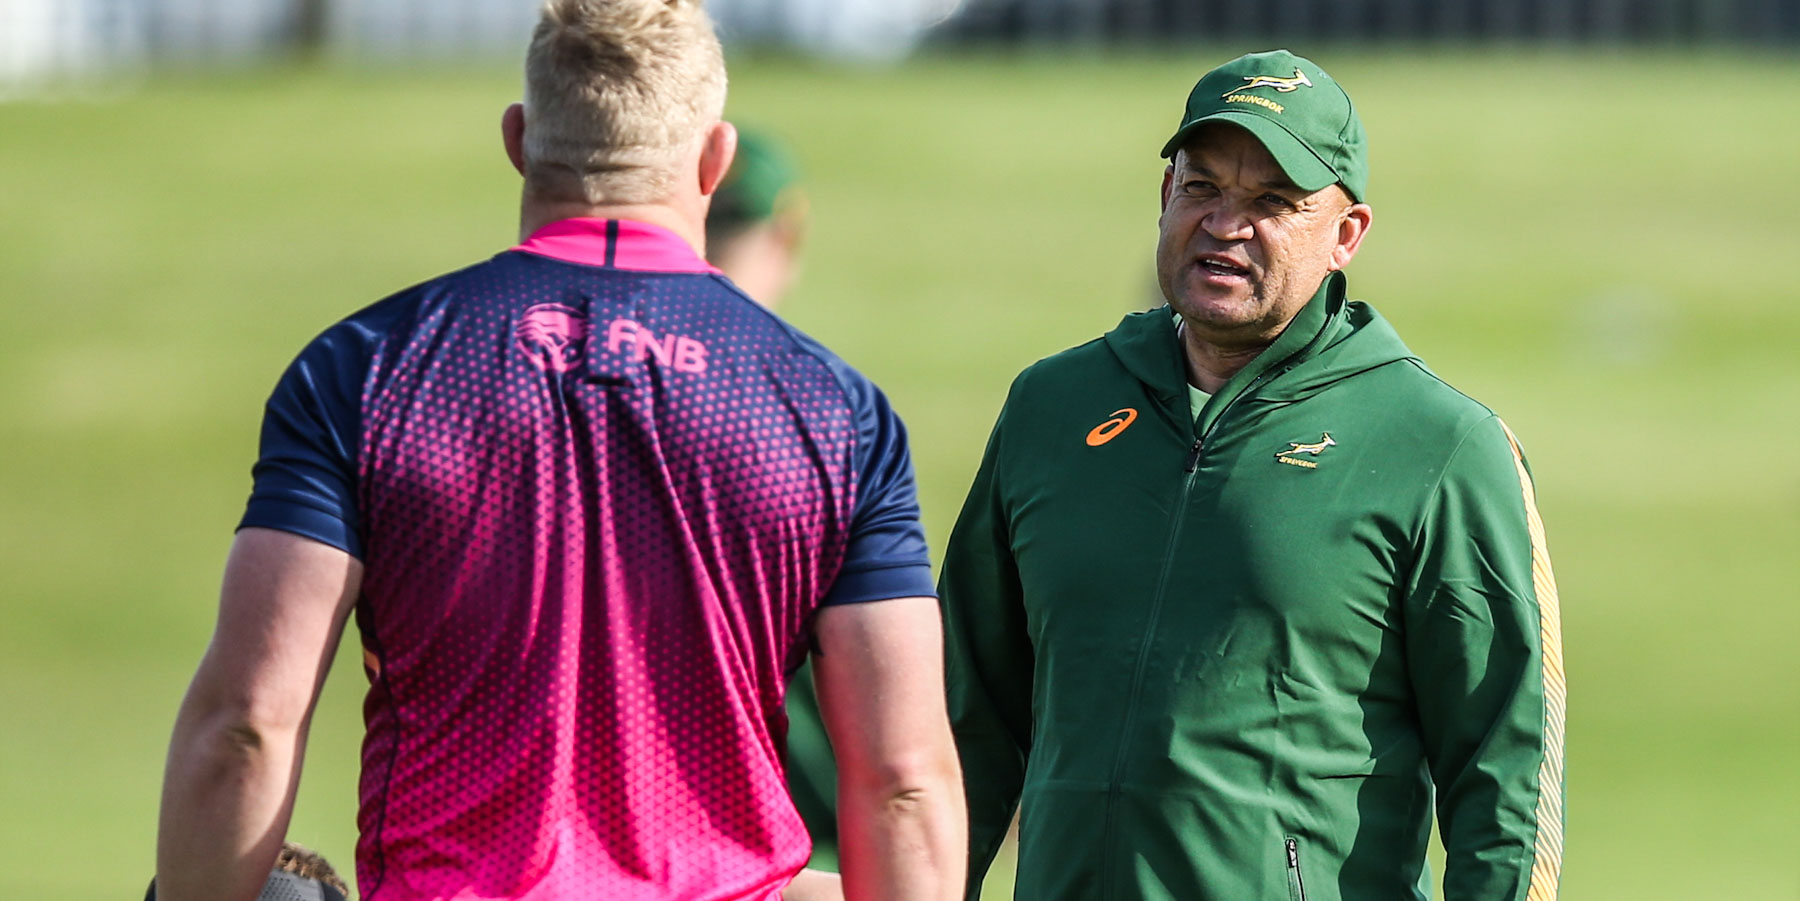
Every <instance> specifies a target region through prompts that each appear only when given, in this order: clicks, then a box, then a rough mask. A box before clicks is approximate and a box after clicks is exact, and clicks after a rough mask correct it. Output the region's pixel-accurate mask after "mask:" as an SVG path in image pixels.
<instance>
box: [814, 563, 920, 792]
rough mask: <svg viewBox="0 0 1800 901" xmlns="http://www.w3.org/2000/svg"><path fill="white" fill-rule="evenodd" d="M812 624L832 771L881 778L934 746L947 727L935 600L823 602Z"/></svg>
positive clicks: (820, 701)
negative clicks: (833, 762)
mask: <svg viewBox="0 0 1800 901" xmlns="http://www.w3.org/2000/svg"><path fill="white" fill-rule="evenodd" d="M815 629H816V634H817V638H818V655H817V657H816V659H815V660H814V663H813V667H814V676H815V681H816V682H817V685H818V693H819V708H820V713H821V715H822V716H823V717H824V720H825V728H826V731H827V732H829V733H830V735H831V744H832V748H833V750H834V751H835V752H836V754H837V757H838V765H839V768H840V770H843V771H846V772H847V773H850V772H855V773H865V774H868V775H869V776H871V777H874V778H881V777H882V775H883V774H891V773H892V772H893V771H894V770H895V769H904V767H905V766H906V765H907V764H909V763H911V762H914V761H915V760H916V759H917V758H918V757H920V756H926V755H929V754H931V753H934V750H935V749H936V745H937V743H938V742H939V741H940V740H941V739H943V738H946V737H947V736H948V734H949V732H948V730H949V726H948V723H949V718H948V715H947V714H946V713H945V709H944V663H943V653H944V652H943V627H942V625H941V622H940V620H939V614H938V605H937V601H936V600H935V599H933V598H923V597H913V598H897V599H894V600H888V601H875V602H871V603H865V604H844V605H839V606H833V607H827V608H825V609H824V610H822V611H820V613H819V618H818V621H817V624H816V627H815Z"/></svg>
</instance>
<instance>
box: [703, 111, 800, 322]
mask: <svg viewBox="0 0 1800 901" xmlns="http://www.w3.org/2000/svg"><path fill="white" fill-rule="evenodd" d="M798 181H799V171H798V170H797V169H796V168H795V166H794V162H793V160H792V159H791V158H790V157H789V156H788V154H787V152H786V151H785V150H783V149H782V147H781V145H780V144H779V143H777V142H776V141H775V140H774V139H773V138H770V137H768V136H766V135H763V134H759V133H757V132H753V131H739V132H738V150H737V155H736V156H735V157H733V158H732V161H731V169H730V171H729V172H727V173H726V174H725V180H724V181H723V182H721V183H720V184H719V190H718V191H717V192H715V193H714V194H713V203H712V209H711V210H710V211H708V213H707V215H706V259H707V261H708V262H710V263H712V264H713V265H714V266H717V267H719V269H720V270H721V271H723V272H724V273H725V276H726V277H727V278H729V279H731V282H732V284H735V285H737V286H738V287H739V288H742V289H743V291H744V293H745V294H748V295H750V299H751V300H754V301H756V302H757V303H760V304H762V305H763V306H765V307H768V308H770V309H774V308H775V307H776V306H778V305H780V303H781V300H782V298H784V297H786V296H787V292H788V289H789V288H791V287H793V282H794V277H795V276H796V275H798V274H799V271H800V245H801V243H802V242H803V240H804V239H805V237H806V217H807V206H806V195H805V194H804V193H802V192H801V190H800V186H799V184H798Z"/></svg>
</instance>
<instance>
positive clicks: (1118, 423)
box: [1087, 407, 1138, 447]
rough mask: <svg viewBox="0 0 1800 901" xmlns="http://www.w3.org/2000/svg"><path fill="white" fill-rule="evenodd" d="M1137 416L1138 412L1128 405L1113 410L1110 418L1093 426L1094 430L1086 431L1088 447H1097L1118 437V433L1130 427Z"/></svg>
mask: <svg viewBox="0 0 1800 901" xmlns="http://www.w3.org/2000/svg"><path fill="white" fill-rule="evenodd" d="M1137 417H1138V412H1137V411H1136V410H1134V409H1132V408H1130V407H1126V408H1124V409H1122V410H1114V411H1113V412H1112V418H1111V419H1108V420H1107V421H1105V422H1103V423H1100V424H1099V425H1097V426H1094V430H1093V431H1091V432H1088V433H1087V443H1088V447H1099V446H1100V445H1102V444H1105V443H1106V442H1108V441H1111V440H1113V439H1114V438H1117V437H1119V433H1120V432H1123V431H1125V430H1126V429H1128V428H1130V427H1131V424H1132V423H1134V422H1136V421H1137Z"/></svg>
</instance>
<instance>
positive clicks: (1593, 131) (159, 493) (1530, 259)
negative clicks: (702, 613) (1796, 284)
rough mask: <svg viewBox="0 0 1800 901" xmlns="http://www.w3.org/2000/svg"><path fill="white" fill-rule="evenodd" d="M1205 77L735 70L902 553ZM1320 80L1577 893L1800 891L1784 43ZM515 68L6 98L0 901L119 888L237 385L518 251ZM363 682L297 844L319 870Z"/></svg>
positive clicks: (1060, 314)
mask: <svg viewBox="0 0 1800 901" xmlns="http://www.w3.org/2000/svg"><path fill="white" fill-rule="evenodd" d="M1235 52H1236V49H1220V50H1211V51H1196V52H1195V53H1193V54H1192V55H1191V56H1188V57H1187V58H1186V59H1175V58H1173V57H1150V58H1116V57H1110V56H1094V55H1079V54H1078V55H1075V56H1073V57H1062V56H1048V55H1044V56H1039V55H1008V56H999V57H993V58H985V59H984V58H976V57H947V58H936V59H929V60H924V61H920V62H916V63H913V64H909V65H907V66H905V67H902V68H899V69H857V68H840V67H833V66H826V65H819V64H807V63H798V62H792V61H781V60H749V61H744V62H742V63H740V64H739V65H737V66H736V67H735V69H734V86H733V99H732V112H733V115H734V116H735V117H736V118H738V119H740V120H741V121H744V122H748V123H751V124H754V125H758V126H762V127H764V128H766V129H768V130H772V131H774V132H777V133H779V134H781V135H784V136H786V137H787V138H789V139H790V140H791V141H792V142H793V144H794V146H795V149H796V153H797V155H798V156H799V158H800V160H801V162H802V164H803V166H804V168H805V170H806V174H807V181H808V185H809V188H810V191H811V194H812V200H813V209H814V213H815V224H814V230H813V233H812V240H811V244H810V251H811V254H810V258H809V262H808V269H807V272H806V274H805V277H804V279H803V280H802V284H801V287H800V289H799V291H798V293H797V295H796V296H795V297H794V298H793V299H792V301H791V302H790V304H789V305H788V306H787V308H786V310H785V312H786V313H787V314H788V315H789V317H790V318H791V319H793V320H794V321H795V322H796V323H798V324H799V325H801V326H802V327H803V328H806V329H808V330H809V331H811V332H813V333H814V334H815V335H817V336H818V337H820V338H821V339H823V340H825V341H826V342H827V343H828V344H830V345H831V346H833V347H834V348H836V349H837V350H839V351H840V352H841V353H842V354H843V355H844V356H845V357H846V358H847V359H849V360H851V361H852V362H853V363H855V364H857V365H858V366H860V367H861V368H863V369H864V370H865V371H867V372H868V373H870V374H871V375H872V376H874V377H875V378H876V379H877V380H878V381H880V382H881V383H882V384H883V385H884V386H885V387H886V388H887V389H888V391H889V393H890V394H891V395H892V396H893V398H894V400H895V403H896V405H897V406H898V407H899V409H900V410H901V412H902V413H903V414H904V415H905V416H906V417H907V419H908V422H909V424H910V426H911V428H912V431H913V436H914V442H915V445H914V450H915V455H916V459H917V465H918V469H919V478H920V485H921V488H922V491H923V501H924V504H925V509H926V518H927V525H928V527H929V529H930V532H931V536H932V538H933V540H934V543H935V544H937V545H939V546H940V547H941V544H942V541H943V538H944V536H945V534H946V533H947V532H948V528H949V525H950V521H951V517H952V516H953V515H954V513H955V509H956V507H957V505H958V503H959V502H960V498H961V493H962V491H963V489H964V488H965V487H966V484H967V480H968V478H969V476H970V474H971V473H972V471H973V468H974V465H975V462H976V459H977V457H978V455H979V452H980V447H981V444H982V442H983V440H984V439H985V437H986V432H987V428H988V425H989V423H990V422H991V421H992V417H993V414H994V412H995V410H996V409H997V408H998V405H999V403H1000V400H1001V398H1002V396H1003V394H1004V391H1005V388H1006V385H1007V383H1008V381H1009V380H1010V378H1011V377H1012V375H1013V374H1014V373H1016V372H1017V370H1018V369H1019V368H1020V367H1022V366H1024V365H1026V364H1028V363H1030V362H1031V361H1032V360H1034V359H1036V358H1038V357H1040V356H1043V355H1046V354H1049V353H1051V352H1054V351H1056V350H1058V349H1061V348H1062V347H1065V346H1068V345H1071V344H1074V343H1078V342H1080V341H1083V340H1086V339H1087V338H1089V337H1091V336H1093V335H1095V334H1098V333H1100V332H1101V331H1104V330H1105V329H1107V328H1109V327H1110V326H1111V325H1112V324H1113V323H1114V322H1115V321H1116V320H1117V318H1118V316H1119V315H1120V314H1122V313H1123V312H1125V311H1127V310H1129V309H1132V308H1135V307H1138V306H1141V305H1144V304H1145V303H1146V298H1147V297H1148V295H1149V292H1150V284H1151V281H1150V279H1151V274H1150V260H1151V249H1152V247H1153V243H1154V240H1155V239H1154V235H1155V217H1156V186H1157V180H1158V177H1159V173H1160V162H1159V160H1158V159H1157V158H1156V149H1157V148H1158V147H1159V146H1160V144H1161V141H1162V139H1163V138H1164V137H1166V133H1167V132H1168V131H1169V130H1170V129H1171V128H1172V127H1173V125H1174V122H1175V117H1176V115H1177V114H1178V113H1179V109H1180V104H1181V101H1182V99H1183V97H1184V96H1185V92H1186V90H1187V88H1188V87H1189V86H1190V85H1191V84H1192V81H1193V79H1194V78H1195V77H1197V75H1198V74H1199V70H1200V69H1201V68H1203V67H1204V65H1205V63H1206V61H1212V60H1217V59H1222V58H1224V57H1225V56H1229V55H1231V54H1232V53H1235ZM1320 61H1321V62H1322V63H1324V64H1325V65H1326V66H1327V67H1328V68H1329V69H1331V71H1332V72H1333V73H1334V74H1335V75H1337V76H1338V78H1339V79H1340V80H1341V81H1342V82H1343V83H1344V84H1346V85H1347V86H1348V87H1349V88H1350V90H1351V91H1352V92H1353V94H1354V95H1355V97H1356V100H1357V103H1358V105H1359V108H1360V109H1361V110H1362V111H1363V115H1364V116H1365V119H1366V121H1367V124H1368V127H1369V131H1370V133H1371V137H1372V141H1373V143H1372V164H1373V171H1374V178H1373V180H1372V182H1371V188H1370V196H1371V199H1372V201H1373V203H1374V205H1375V208H1376V211H1377V217H1376V222H1375V228H1374V230H1373V233H1372V234H1371V237H1370V239H1369V241H1368V243H1367V244H1366V245H1365V247H1364V250H1363V253H1362V255H1361V256H1360V257H1359V258H1358V260H1357V261H1356V264H1355V265H1354V266H1353V267H1352V268H1351V285H1352V290H1353V293H1354V294H1355V295H1357V296H1360V297H1363V298H1367V299H1369V300H1371V301H1373V302H1374V303H1376V304H1377V305H1378V306H1379V307H1380V308H1381V309H1382V311H1383V312H1384V313H1385V314H1386V315H1387V316H1388V317H1389V318H1390V319H1391V320H1393V321H1394V322H1395V323H1396V325H1397V326H1398V328H1399V329H1400V331H1401V333H1402V334H1403V335H1404V336H1405V337H1406V339H1407V340H1408V342H1409V343H1410V344H1411V345H1412V346H1413V348H1414V349H1415V350H1416V351H1418V352H1419V353H1420V354H1421V355H1422V356H1424V357H1425V358H1426V360H1427V361H1428V362H1430V363H1431V364H1432V366H1433V367H1434V368H1435V369H1436V370H1437V371H1438V372H1440V373H1441V374H1443V375H1444V376H1445V377H1446V378H1448V379H1449V380H1450V381H1452V382H1453V383H1454V384H1456V385H1458V386H1459V387H1461V388H1463V389H1464V390H1465V391H1467V392H1469V393H1471V394H1473V395H1475V396H1476V397H1479V398H1481V399H1482V400H1484V401H1486V402H1488V403H1489V404H1490V405H1491V406H1493V407H1495V408H1497V409H1498V410H1500V411H1501V413H1502V414H1503V415H1505V416H1506V417H1507V419H1508V421H1509V422H1510V423H1511V425H1512V426H1513V428H1514V430H1515V431H1517V432H1518V433H1519V435H1520V436H1521V438H1522V440H1523V441H1524V442H1525V444H1526V446H1527V449H1528V450H1529V452H1530V453H1531V456H1532V461H1533V464H1534V467H1535V470H1536V473H1537V477H1538V480H1539V492H1540V497H1541V502H1542V507H1543V513H1544V518H1545V520H1546V522H1547V524H1548V528H1549V531H1550V540H1551V546H1552V550H1553V552H1554V554H1555V560H1556V565H1557V573H1558V576H1559V578H1560V581H1561V586H1562V595H1563V610H1564V624H1565V633H1566V636H1565V637H1566V642H1567V650H1568V661H1569V673H1570V687H1571V706H1570V722H1569V835H1568V857H1567V863H1566V869H1565V881H1564V885H1565V889H1566V892H1565V897H1568V898H1572V899H1575V901H1589V899H1634V901H1637V899H1663V898H1667V899H1687V898H1702V897H1704V898H1733V899H1791V898H1793V897H1795V894H1796V892H1800V884H1797V877H1796V875H1795V870H1794V867H1793V863H1792V853H1793V849H1794V848H1796V847H1800V817H1796V816H1795V814H1794V810H1795V809H1796V805H1797V804H1800V768H1797V767H1796V766H1795V762H1796V761H1797V760H1800V664H1797V663H1796V656H1795V655H1794V653H1793V652H1792V650H1791V647H1790V646H1791V643H1792V637H1793V636H1794V635H1795V634H1796V632H1797V631H1800V605H1797V604H1796V603H1795V599H1796V598H1797V597H1800V593H1797V592H1796V591H1795V589H1794V582H1793V580H1794V577H1795V560H1796V556H1797V552H1800V512H1797V511H1800V466H1797V465H1796V463H1795V454H1794V451H1793V449H1794V448H1795V447H1796V446H1800V415H1797V414H1800V361H1797V358H1796V355H1795V351H1794V348H1795V346H1796V341H1797V339H1800V304H1796V303H1795V302H1794V292H1793V291H1792V289H1791V288H1790V287H1789V284H1790V275H1789V272H1788V271H1787V269H1786V267H1785V265H1783V264H1784V263H1785V260H1786V259H1787V256H1788V255H1789V254H1790V253H1791V251H1792V248H1793V247H1794V246H1796V244H1797V243H1800V216H1796V215H1795V213H1794V210H1795V209H1796V208H1800V174H1796V169H1795V167H1794V150H1793V148H1794V147H1795V146H1800V62H1797V61H1796V60H1793V59H1791V58H1779V57H1771V58H1760V59H1751V60H1745V59H1736V58H1733V59H1727V58H1722V57H1719V58H1710V57H1709V58H1685V57H1677V56H1660V55H1659V56H1633V55H1618V56H1599V57H1595V56H1593V55H1591V54H1588V55H1582V56H1572V55H1571V56H1561V55H1543V54H1524V55H1520V54H1513V55H1499V54H1492V55H1485V56H1476V57H1473V58H1471V57H1469V56H1467V55H1457V56H1451V55H1447V54H1446V55H1434V54H1431V53H1413V54H1408V55H1403V56H1375V55H1335V56H1334V55H1331V54H1323V55H1321V57H1320ZM1744 71H1754V72H1756V73H1757V75H1756V77H1755V78H1742V77H1739V76H1740V74H1741V73H1742V72H1744ZM516 84H517V77H516V75H515V74H514V73H513V72H511V71H508V70H504V69H473V70H442V71H429V72H409V71H403V70H387V71H369V72H355V73H351V72H342V71H264V72H248V73H236V74H234V75H232V76H231V77H229V78H227V77H218V78H202V77H190V78H185V79H163V80H157V81H152V82H151V83H149V84H147V85H145V86H144V87H143V88H142V89H140V90H136V91H133V92H130V93H125V94H120V95H115V96H109V97H105V98H102V99H93V100H78V101H71V102H61V103H55V104H48V103H43V104H40V103H20V104H13V105H0V211H3V213H4V214H3V215H0V573H3V574H4V575H3V576H0V580H3V581H0V585H3V586H4V588H3V590H0V598H4V603H5V605H6V606H5V613H6V617H5V619H6V625H5V627H4V629H0V712H3V713H4V722H5V727H4V732H5V735H6V737H5V738H4V739H0V811H3V812H4V813H0V894H5V895H7V896H15V895H16V896H20V897H32V898H35V899H39V901H63V899H70V901H73V899H89V898H99V897H132V896H133V894H132V893H134V892H137V891H141V889H142V884H143V881H144V880H145V879H146V878H147V877H148V875H149V873H150V870H151V865H152V846H153V841H154V829H155V816H156V798H157V791H158V782H159V778H160V770H161V758H162V753H163V748H164V746H165V743H166V739H167V735H168V729H169V726H170V723H171V722H172V719H173V714H174V710H175V707H176V705H177V703H178V702H179V699H180V694H181V691H182V689H183V687H184V685H185V683H186V679H187V677H188V675H189V673H190V672H191V669H192V667H193V665H194V663H195V662H196V661H197V660H198V657H199V654H200V651H201V649H202V648H203V647H204V644H205V642H206V640H207V636H208V632H209V629H210V624H211V618H212V605H213V597H214V593H215V591H216V584H217V574H218V570H219V566H220V563H221V561H222V559H223V555H224V552H225V549H226V546H227V544H228V541H229V536H230V532H231V528H232V526H233V524H234V522H235V518H236V516H237V514H238V512H239V510H240V509H241V504H242V500H243V497H244V494H245V492H246V489H247V487H248V472H249V464H250V462H251V459H252V454H253V453H254V447H255V435H256V425H257V422H258V416H259V413H260V408H261V404H262V401H263V399H264V397H265V396H266V394H267V391H268V389H269V387H270V386H271V385H272V384H273V382H274V379H275V378H276V376H277V375H278V374H279V372H280V370H281V368H282V367H283V366H285V364H286V362H287V360H288V359H289V358H290V357H291V355H292V354H293V353H294V352H295V351H296V350H297V349H298V348H299V347H300V346H301V345H302V344H303V343H304V342H305V341H306V340H307V339H308V338H310V337H311V336H312V335H313V334H315V333H316V332H317V331H319V330H320V329H322V328H323V327H325V326H326V325H328V324H329V323H330V322H332V321H333V320H335V319H336V318H338V317H340V316H342V315H343V314H345V313H347V312H349V311H350V310H352V309H354V308H356V307H359V306H361V305H363V304H366V303H368V302H370V301H372V300H374V299H376V298H378V297H380V296H382V295H384V294H386V293H388V292H390V291H392V290H394V289H396V288H398V287H401V286H403V285H405V284H409V283H412V282H414V281H418V280H421V279H424V278H427V277H430V276H432V275H434V274H436V273H438V272H441V271H444V270H446V269H450V268H453V267H457V266H460V265H463V264H465V263H466V262H468V261H470V260H472V259H476V258H479V257H481V256H483V255H486V254H488V253H490V252H492V251H494V250H496V249H498V248H500V247H503V246H505V245H506V244H507V243H508V242H509V241H510V240H511V238H512V237H513V217H514V213H515V206H516V183H515V180H514V178H513V177H512V173H511V171H510V170H509V169H508V168H507V167H506V164H505V161H504V159H503V157H502V156H501V154H500V149H499V144H498V134H497V124H498V118H499V111H500V108H501V106H502V105H503V104H504V103H506V102H507V101H508V100H510V99H511V98H512V97H513V95H514V93H515V91H516ZM357 656H358V655H356V654H354V653H350V654H344V655H340V665H339V667H338V671H337V672H336V674H335V675H334V678H333V680H332V682H331V684H330V685H329V686H328V687H327V691H326V697H325V699H324V701H323V702H322V704H321V707H320V710H319V713H318V716H317V720H316V722H315V725H314V740H313V746H312V748H311V750H310V753H309V758H308V768H307V777H306V779H305V781H304V784H303V786H302V789H301V795H302V796H301V800H300V804H299V809H298V811H297V813H296V818H295V825H294V830H293V834H294V835H295V836H296V837H297V838H300V839H302V840H305V841H308V842H310V843H312V844H314V845H316V846H318V847H320V848H321V849H322V850H324V851H325V852H326V853H327V855H328V856H330V857H332V858H333V859H334V860H337V861H339V862H340V863H342V864H344V865H345V866H346V867H348V865H349V863H350V861H351V859H352V850H351V849H352V846H353V842H354V810H355V788H354V774H355V771H356V761H357V741H358V738H359V733H360V729H361V725H360V718H359V715H358V704H359V698H360V690H361V676H360V674H359V673H358V672H357V669H356V667H355V665H354V663H355V660H356V658H357Z"/></svg>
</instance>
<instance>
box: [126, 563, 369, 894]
mask: <svg viewBox="0 0 1800 901" xmlns="http://www.w3.org/2000/svg"><path fill="white" fill-rule="evenodd" d="M361 582H362V564H360V563H358V562H357V561H356V560H355V559H354V558H352V557H351V556H350V555H348V554H346V553H344V552H343V551H340V550H338V549H336V548H333V547H330V546H328V545H324V544H320V543H318V542H315V541H312V540H310V539H306V538H301V537H299V536H296V535H290V534H288V533H286V532H277V531H272V530H268V529H244V530H243V531H241V532H239V533H238V536H237V540H236V541H235V542H234V543H233V544H232V547H231V557H230V560H229V561H228V562H227V563H226V566H225V584H224V588H223V590H222V591H221V592H220V598H219V619H218V624H217V626H216V627H215V628H214V630H213V637H212V644H211V645H210V646H208V647H207V649H206V656H205V657H204V658H203V659H202V660H201V661H200V668H199V671H198V672H196V673H195V674H194V681H193V683H192V684H191V685H189V686H188V692H187V696H186V697H185V698H184V699H183V700H182V703H181V712H180V714H179V715H177V717H176V719H175V735H174V737H173V738H172V739H171V740H170V742H169V759H168V763H167V765H166V767H165V769H164V773H163V795H162V812H161V816H160V818H159V822H158V828H157V839H156V893H157V897H158V898H159V899H161V901H201V899H218V901H237V899H243V901H248V899H253V898H255V897H256V896H257V894H258V892H260V891H261V890H262V886H263V883H264V882H265V881H266V880H267V879H268V877H269V870H270V868H271V867H273V866H274V863H275V855H276V853H277V852H278V851H280V850H281V842H282V838H283V837H284V835H285V834H286V832H287V824H288V817H289V815H290V814H291V813H292V812H293V805H294V789H295V787H296V786H297V785H298V784H299V781H300V763H301V758H302V756H303V754H304V750H305V745H306V728H307V724H308V722H309V721H310V719H311V717H312V710H313V704H314V702H315V701H316V700H317V699H318V694H319V688H320V686H321V685H323V684H324V681H325V674H326V673H327V672H328V671H329V670H330V669H331V658H332V655H333V654H334V653H335V652H336V650H337V644H338V638H339V636H341V635H342V633H343V629H344V622H345V620H346V619H347V618H348V616H349V614H350V609H351V607H352V605H353V604H354V603H355V601H356V596H357V591H358V588H359V586H360V584H361Z"/></svg>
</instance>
